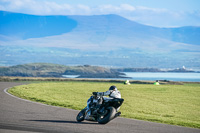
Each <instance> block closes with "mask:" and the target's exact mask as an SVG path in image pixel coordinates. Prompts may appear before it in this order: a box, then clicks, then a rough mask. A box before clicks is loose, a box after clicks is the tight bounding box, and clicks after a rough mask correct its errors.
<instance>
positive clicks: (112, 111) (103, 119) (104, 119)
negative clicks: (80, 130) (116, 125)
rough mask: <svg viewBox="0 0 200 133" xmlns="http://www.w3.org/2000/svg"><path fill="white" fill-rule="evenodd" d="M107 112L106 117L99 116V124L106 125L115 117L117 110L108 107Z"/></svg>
mask: <svg viewBox="0 0 200 133" xmlns="http://www.w3.org/2000/svg"><path fill="white" fill-rule="evenodd" d="M106 111H107V113H106V114H105V115H99V116H98V118H97V121H98V123H99V124H106V123H108V122H109V121H111V120H112V119H113V118H114V117H115V114H116V109H115V108H114V107H108V108H107V109H106Z"/></svg>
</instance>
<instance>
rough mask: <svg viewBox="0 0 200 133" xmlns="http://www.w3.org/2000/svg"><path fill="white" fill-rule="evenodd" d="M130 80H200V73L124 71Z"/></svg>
mask: <svg viewBox="0 0 200 133" xmlns="http://www.w3.org/2000/svg"><path fill="white" fill-rule="evenodd" d="M124 74H125V76H126V77H128V78H126V79H129V80H147V81H156V80H168V81H188V82H200V73H174V72H173V73H168V72H166V73H160V72H124Z"/></svg>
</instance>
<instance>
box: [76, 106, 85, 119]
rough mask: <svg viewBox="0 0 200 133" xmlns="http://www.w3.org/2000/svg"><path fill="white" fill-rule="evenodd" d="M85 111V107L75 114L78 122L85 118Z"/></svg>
mask: <svg viewBox="0 0 200 133" xmlns="http://www.w3.org/2000/svg"><path fill="white" fill-rule="evenodd" d="M85 111H86V109H83V110H81V111H80V112H79V113H78V115H77V116H76V120H77V121H78V122H82V121H83V120H84V119H85Z"/></svg>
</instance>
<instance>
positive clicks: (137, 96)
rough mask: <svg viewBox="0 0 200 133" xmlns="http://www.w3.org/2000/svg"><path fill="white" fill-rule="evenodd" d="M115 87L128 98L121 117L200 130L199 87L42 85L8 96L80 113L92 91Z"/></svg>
mask: <svg viewBox="0 0 200 133" xmlns="http://www.w3.org/2000/svg"><path fill="white" fill-rule="evenodd" d="M111 85H116V86H117V88H118V89H119V90H120V92H121V94H122V97H123V98H124V99H125V101H124V104H123V105H122V106H121V109H120V110H121V112H122V117H125V118H134V119H140V120H147V121H153V122H159V123H166V124H172V125H180V126H186V127H193V128H200V85H199V84H186V85H159V86H155V85H149V84H131V85H123V84H122V83H110V82H80V81H79V82H78V81H68V82H42V83H33V84H28V85H21V86H16V87H13V88H11V89H9V93H11V94H13V95H16V96H19V97H22V98H25V99H29V100H32V101H37V102H42V103H45V104H49V105H54V106H61V107H67V108H71V109H76V110H81V109H82V108H84V107H85V106H86V102H87V99H88V98H89V97H90V96H91V94H92V92H94V91H98V92H102V91H107V90H108V88H109V87H110V86H111Z"/></svg>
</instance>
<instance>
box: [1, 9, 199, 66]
mask: <svg viewBox="0 0 200 133" xmlns="http://www.w3.org/2000/svg"><path fill="white" fill-rule="evenodd" d="M0 20H1V21H0V53H1V58H0V65H3V66H11V65H17V64H25V63H30V62H47V63H56V64H66V65H67V64H70V65H83V64H89V65H94V66H114V67H116V66H117V67H156V68H163V67H164V68H166V67H167V68H177V67H180V66H187V67H190V68H199V66H200V63H199V62H200V59H199V57H200V37H199V36H200V27H194V26H188V27H178V28H159V27H152V26H147V25H143V24H139V23H137V22H134V21H130V20H128V19H125V18H123V17H121V16H118V15H114V14H108V15H93V16H78V15H77V16H60V15H52V16H39V15H28V14H21V13H12V12H6V11H0Z"/></svg>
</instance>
